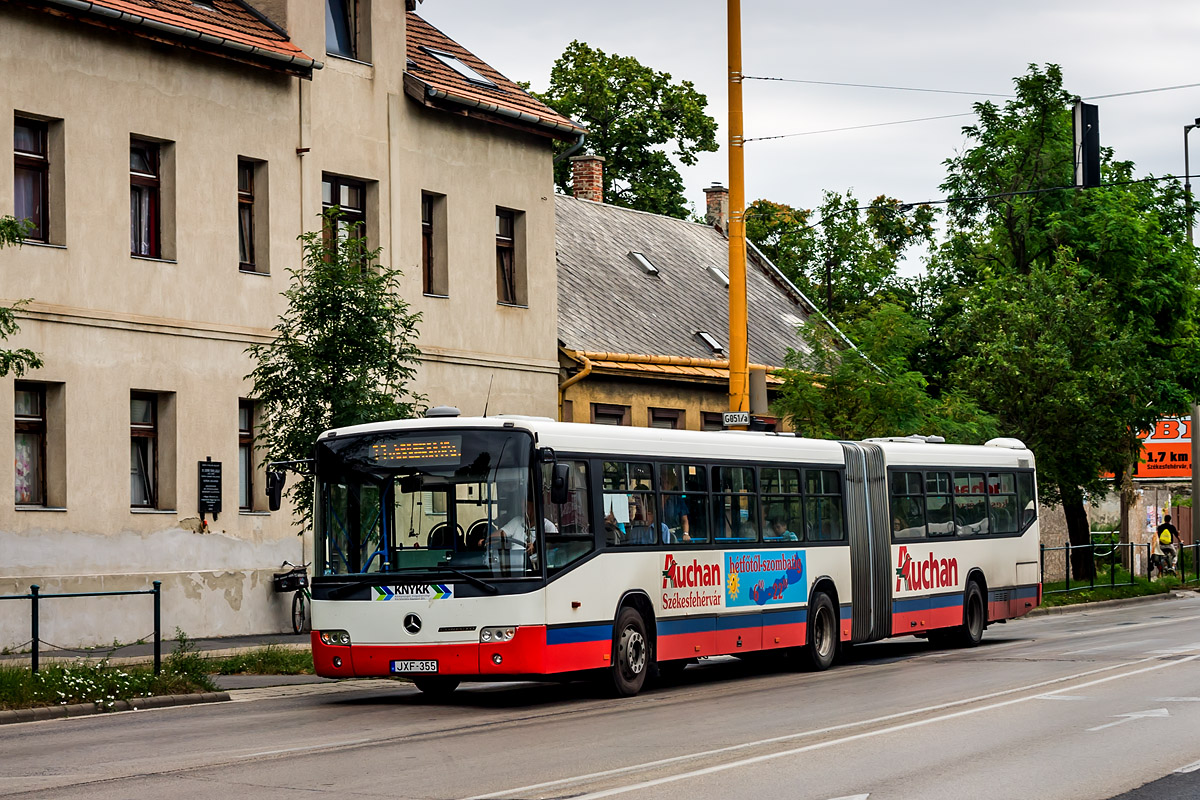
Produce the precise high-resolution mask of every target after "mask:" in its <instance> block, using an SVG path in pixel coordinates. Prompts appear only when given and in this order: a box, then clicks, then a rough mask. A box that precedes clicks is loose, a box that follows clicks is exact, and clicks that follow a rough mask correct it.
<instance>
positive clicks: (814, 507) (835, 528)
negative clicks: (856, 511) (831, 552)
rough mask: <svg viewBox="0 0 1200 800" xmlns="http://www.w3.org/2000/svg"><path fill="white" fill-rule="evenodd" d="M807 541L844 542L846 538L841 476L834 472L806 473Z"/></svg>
mask: <svg viewBox="0 0 1200 800" xmlns="http://www.w3.org/2000/svg"><path fill="white" fill-rule="evenodd" d="M804 527H805V536H804V538H805V539H806V540H808V541H810V542H840V541H842V540H843V539H845V538H846V526H845V523H844V521H843V514H842V481H841V476H839V475H838V473H837V472H836V471H835V470H831V469H806V470H804Z"/></svg>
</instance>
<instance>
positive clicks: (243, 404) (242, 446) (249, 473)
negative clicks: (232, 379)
mask: <svg viewBox="0 0 1200 800" xmlns="http://www.w3.org/2000/svg"><path fill="white" fill-rule="evenodd" d="M238 508H240V509H241V510H242V511H250V510H252V509H253V508H254V401H253V400H238Z"/></svg>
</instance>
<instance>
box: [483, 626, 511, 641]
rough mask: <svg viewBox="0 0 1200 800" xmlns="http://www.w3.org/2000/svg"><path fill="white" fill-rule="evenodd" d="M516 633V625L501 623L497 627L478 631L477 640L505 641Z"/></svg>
mask: <svg viewBox="0 0 1200 800" xmlns="http://www.w3.org/2000/svg"><path fill="white" fill-rule="evenodd" d="M516 635H517V626H516V625H501V626H499V627H493V628H484V629H483V630H481V631H480V632H479V641H481V642H507V641H510V640H511V639H512V638H513V637H514V636H516Z"/></svg>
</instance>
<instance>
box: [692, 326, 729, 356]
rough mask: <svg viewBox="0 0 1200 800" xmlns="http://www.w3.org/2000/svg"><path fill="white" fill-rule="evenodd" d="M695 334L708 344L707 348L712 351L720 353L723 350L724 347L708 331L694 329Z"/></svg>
mask: <svg viewBox="0 0 1200 800" xmlns="http://www.w3.org/2000/svg"><path fill="white" fill-rule="evenodd" d="M696 336H697V337H699V339H700V340H701V341H702V342H704V343H705V344H706V345H708V347H709V349H710V350H712V351H713V352H714V353H716V354H718V355H720V354H721V353H724V352H725V348H724V347H722V346H721V343H720V342H718V341H717V340H716V339H715V338H713V335H712V334H711V333H709V332H708V331H696Z"/></svg>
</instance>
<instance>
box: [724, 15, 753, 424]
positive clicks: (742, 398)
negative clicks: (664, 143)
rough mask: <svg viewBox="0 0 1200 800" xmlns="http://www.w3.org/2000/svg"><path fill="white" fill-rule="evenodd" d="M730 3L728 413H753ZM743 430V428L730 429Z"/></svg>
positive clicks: (735, 20)
mask: <svg viewBox="0 0 1200 800" xmlns="http://www.w3.org/2000/svg"><path fill="white" fill-rule="evenodd" d="M728 3H729V23H728V25H729V28H728V37H729V410H730V411H743V412H747V413H748V412H749V411H750V353H749V343H748V341H747V339H748V332H747V314H746V217H745V213H746V171H745V159H744V151H743V137H742V4H741V0H728ZM730 427H742V426H730Z"/></svg>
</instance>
